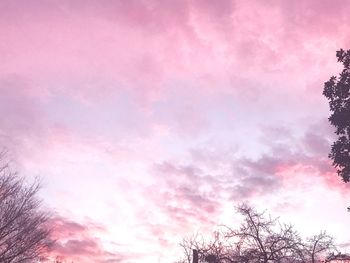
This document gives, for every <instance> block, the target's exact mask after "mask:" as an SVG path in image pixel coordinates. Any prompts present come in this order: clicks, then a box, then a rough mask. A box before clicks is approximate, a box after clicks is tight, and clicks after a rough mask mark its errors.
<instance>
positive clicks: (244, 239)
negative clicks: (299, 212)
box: [181, 204, 336, 263]
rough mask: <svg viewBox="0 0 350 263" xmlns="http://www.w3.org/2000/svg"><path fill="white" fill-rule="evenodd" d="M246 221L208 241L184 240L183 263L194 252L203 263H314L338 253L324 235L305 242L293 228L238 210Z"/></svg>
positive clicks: (249, 209)
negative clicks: (196, 252)
mask: <svg viewBox="0 0 350 263" xmlns="http://www.w3.org/2000/svg"><path fill="white" fill-rule="evenodd" d="M237 212H238V213H239V214H241V215H242V216H243V222H242V223H241V225H240V227H238V228H237V229H232V228H229V227H225V229H224V230H223V231H221V232H216V233H215V235H214V236H213V239H212V240H210V241H209V242H205V241H204V239H202V238H199V236H198V235H197V236H195V237H193V238H190V239H185V240H183V242H182V244H181V246H182V248H183V250H184V254H185V255H184V260H183V261H182V262H183V263H192V260H191V254H192V251H193V250H196V251H198V258H199V261H198V262H200V263H202V262H203V263H204V262H211V263H234V262H237V263H238V262H240V263H270V262H278V263H290V262H296V263H315V262H319V261H320V259H321V258H325V257H326V256H327V255H329V254H331V253H332V252H333V253H334V252H336V248H335V246H334V244H333V239H332V238H331V237H330V236H328V235H327V234H326V233H325V232H321V233H320V234H318V235H315V236H312V237H310V238H307V239H305V240H304V239H302V238H301V237H300V235H299V234H298V233H297V231H295V230H294V228H293V226H292V225H289V224H282V223H281V222H280V221H279V220H278V219H277V218H271V217H268V216H266V215H265V213H259V212H257V211H256V210H255V209H253V208H252V207H250V206H247V205H244V204H243V205H240V206H239V207H237Z"/></svg>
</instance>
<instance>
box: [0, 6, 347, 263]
mask: <svg viewBox="0 0 350 263" xmlns="http://www.w3.org/2000/svg"><path fill="white" fill-rule="evenodd" d="M349 12H350V2H347V1H340V0H301V1H289V0H285V1H282V0H281V1H277V0H276V1H275V0H267V1H257V0H256V1H251V0H241V1H234V0H233V1H230V0H216V1H211V0H176V1H175V0H174V1H173V0H144V1H143V0H139V1H136V0H115V1H112V0H77V1H69V0H46V1H45V0H27V1H17V0H2V1H0V61H1V63H0V91H1V93H0V111H1V114H2V116H3V118H2V122H1V125H0V144H1V146H4V147H6V148H7V149H9V151H10V152H11V156H12V158H13V160H14V161H15V163H16V167H17V168H18V170H19V172H20V173H21V174H23V175H26V176H28V177H34V176H37V175H39V176H40V177H42V178H43V182H44V188H43V190H42V192H41V196H42V198H43V199H44V200H45V205H46V206H47V207H49V208H50V209H53V210H54V211H55V218H54V219H53V223H54V225H56V228H57V231H56V232H57V233H56V235H57V237H58V240H59V243H58V244H57V246H56V248H55V254H56V255H60V256H62V257H64V258H65V259H67V260H75V261H76V262H87V263H89V262H123V263H133V262H140V261H142V262H146V263H148V262H149V263H153V262H165V263H166V262H173V261H174V260H175V259H179V256H181V249H180V247H179V246H178V243H179V242H180V241H181V239H182V238H183V237H185V236H188V235H191V234H193V233H196V232H197V231H200V232H205V233H208V232H210V231H211V230H214V229H215V228H216V226H217V225H220V224H231V225H235V224H236V223H237V218H236V217H235V215H234V209H233V207H234V206H235V205H237V204H239V203H240V202H249V203H251V204H253V205H255V206H256V207H257V208H259V209H267V210H268V211H270V212H271V213H272V214H273V215H276V216H281V218H282V219H283V220H284V221H286V222H291V223H293V224H295V227H296V228H297V229H299V230H300V231H301V232H302V233H303V234H304V235H310V234H312V233H317V232H318V231H319V230H323V229H325V230H327V231H328V232H329V233H330V234H331V235H333V236H335V237H336V240H337V242H338V243H339V244H341V243H347V242H349V240H348V237H349V234H350V230H349V227H348V222H349V217H350V214H349V213H347V212H346V206H348V205H349V202H350V198H349V197H350V195H349V187H348V185H346V184H344V183H342V182H341V180H340V179H339V178H338V177H337V176H336V174H335V171H334V169H333V168H332V166H331V164H330V161H329V160H328V159H327V155H328V152H329V149H330V143H331V142H332V140H334V136H333V130H332V128H331V127H330V126H329V124H328V122H327V117H328V115H329V112H328V104H327V101H326V99H325V98H324V97H323V96H322V90H323V83H324V82H325V81H327V80H328V79H329V77H330V76H331V75H335V74H337V73H338V72H339V71H340V69H341V67H340V66H341V65H339V64H337V63H336V58H335V52H336V50H338V49H340V48H343V49H348V48H349V45H350V30H349V23H350V17H349ZM349 252H350V251H349Z"/></svg>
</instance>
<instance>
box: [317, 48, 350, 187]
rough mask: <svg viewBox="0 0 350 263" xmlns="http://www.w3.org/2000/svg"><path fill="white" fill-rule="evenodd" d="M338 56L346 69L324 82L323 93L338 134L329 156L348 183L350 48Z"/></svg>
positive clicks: (349, 169) (339, 173) (349, 156)
mask: <svg viewBox="0 0 350 263" xmlns="http://www.w3.org/2000/svg"><path fill="white" fill-rule="evenodd" d="M336 56H337V59H338V62H341V63H342V64H343V66H344V69H343V71H342V72H341V73H340V75H339V77H335V76H332V77H331V78H330V80H329V81H327V82H326V83H325V84H324V90H323V95H324V96H326V98H327V99H328V101H329V107H330V110H331V112H332V114H331V116H330V117H329V121H330V123H331V124H332V125H333V126H334V127H335V128H336V131H335V133H336V134H337V135H338V139H337V141H335V142H334V143H333V145H332V148H331V152H330V154H329V157H330V158H331V159H332V160H333V165H334V167H335V168H336V169H337V173H338V175H339V176H341V177H342V179H343V181H344V182H346V183H347V182H349V180H350V50H347V51H344V50H343V49H341V50H339V51H337V55H336Z"/></svg>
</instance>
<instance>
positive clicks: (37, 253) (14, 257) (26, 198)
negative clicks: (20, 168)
mask: <svg viewBox="0 0 350 263" xmlns="http://www.w3.org/2000/svg"><path fill="white" fill-rule="evenodd" d="M4 159H5V157H4V153H3V152H2V153H1V154H0V262H3V263H20V262H23V263H26V262H28V263H29V262H37V261H38V260H40V259H41V258H42V256H43V255H45V253H46V252H47V251H48V249H49V247H50V245H51V244H52V242H51V241H50V240H49V236H50V232H51V231H50V228H49V227H48V224H47V223H48V219H49V216H48V213H46V212H45V211H43V210H42V209H41V202H40V200H39V199H38V197H37V193H38V191H39V189H40V184H39V182H38V181H34V182H33V183H31V184H27V183H26V182H25V180H24V178H22V177H20V176H18V175H17V173H14V172H12V171H11V168H10V166H9V164H8V163H7V162H6V161H5V160H4Z"/></svg>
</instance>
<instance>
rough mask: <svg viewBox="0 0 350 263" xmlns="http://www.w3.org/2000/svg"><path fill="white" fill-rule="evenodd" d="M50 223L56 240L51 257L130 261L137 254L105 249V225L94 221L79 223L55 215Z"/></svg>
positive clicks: (78, 259)
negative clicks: (103, 242) (103, 239)
mask: <svg viewBox="0 0 350 263" xmlns="http://www.w3.org/2000/svg"><path fill="white" fill-rule="evenodd" d="M50 224H51V225H52V228H53V239H54V240H56V242H55V244H54V246H53V247H52V250H51V251H50V255H51V256H50V257H53V258H59V259H63V260H66V261H69V262H70V261H71V260H73V261H76V262H88V261H94V262H101V263H102V262H104V263H106V262H128V261H129V260H131V259H132V257H133V256H135V255H132V254H130V255H127V254H123V253H112V252H109V251H107V250H106V249H104V247H103V244H102V240H101V239H100V238H99V236H101V234H105V232H106V231H107V230H106V229H105V227H103V226H101V225H99V224H96V223H94V222H89V221H88V222H83V223H78V222H76V221H72V220H70V219H67V218H64V217H54V218H52V219H51V221H50Z"/></svg>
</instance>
